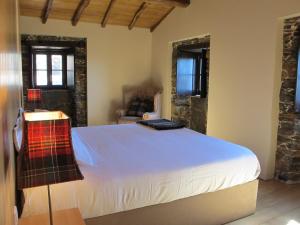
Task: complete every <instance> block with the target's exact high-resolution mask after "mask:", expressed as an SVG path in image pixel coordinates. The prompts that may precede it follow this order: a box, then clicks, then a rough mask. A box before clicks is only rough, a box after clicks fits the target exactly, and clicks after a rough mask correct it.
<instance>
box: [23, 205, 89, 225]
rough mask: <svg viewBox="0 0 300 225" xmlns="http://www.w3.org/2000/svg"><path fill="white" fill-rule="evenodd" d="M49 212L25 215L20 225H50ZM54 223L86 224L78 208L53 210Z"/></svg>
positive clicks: (57, 224)
mask: <svg viewBox="0 0 300 225" xmlns="http://www.w3.org/2000/svg"><path fill="white" fill-rule="evenodd" d="M49 224H50V220H49V214H47V213H46V214H40V215H36V216H29V217H24V218H21V219H20V220H19V225H49ZM53 225H85V222H84V221H83V219H82V217H81V214H80V212H79V210H78V209H77V208H74V209H65V210H59V211H54V212H53Z"/></svg>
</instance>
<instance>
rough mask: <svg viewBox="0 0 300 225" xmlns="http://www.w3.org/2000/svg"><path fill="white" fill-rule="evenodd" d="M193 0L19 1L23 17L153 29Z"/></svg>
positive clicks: (43, 20)
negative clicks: (177, 8)
mask: <svg viewBox="0 0 300 225" xmlns="http://www.w3.org/2000/svg"><path fill="white" fill-rule="evenodd" d="M189 4H190V0H20V11H21V15H22V16H33V17H40V18H41V21H42V22H43V23H46V22H47V19H62V20H69V21H71V23H72V25H73V26H76V24H77V23H78V22H79V21H83V22H90V23H98V24H99V25H101V26H102V27H105V26H106V25H107V24H111V25H121V26H128V28H129V29H132V28H133V27H142V28H149V29H150V30H151V32H152V31H153V30H154V29H155V28H156V27H157V26H158V25H159V24H160V23H161V22H162V20H163V19H164V18H166V17H167V16H168V15H169V13H171V12H172V10H173V9H174V8H175V7H187V6H189Z"/></svg>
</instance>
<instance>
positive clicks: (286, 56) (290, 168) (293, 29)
mask: <svg viewBox="0 0 300 225" xmlns="http://www.w3.org/2000/svg"><path fill="white" fill-rule="evenodd" d="M283 35H284V36H283V58H282V77H281V82H282V85H281V90H280V102H279V107H280V112H279V127H278V137H277V153H276V172H275V176H276V178H277V179H279V180H282V181H284V182H286V183H299V182H300V114H299V113H295V93H296V81H297V59H298V49H299V41H300V17H298V18H291V19H287V20H285V22H284V34H283Z"/></svg>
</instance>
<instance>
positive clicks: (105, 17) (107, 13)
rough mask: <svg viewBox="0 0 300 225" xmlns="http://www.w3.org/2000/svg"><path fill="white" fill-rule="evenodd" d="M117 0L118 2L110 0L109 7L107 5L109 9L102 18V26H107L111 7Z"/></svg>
mask: <svg viewBox="0 0 300 225" xmlns="http://www.w3.org/2000/svg"><path fill="white" fill-rule="evenodd" d="M115 2H116V0H110V2H109V4H108V7H107V9H106V11H105V14H104V17H103V18H102V21H101V26H102V27H105V26H106V24H107V21H108V19H109V15H110V13H111V9H112V7H113V5H114V3H115Z"/></svg>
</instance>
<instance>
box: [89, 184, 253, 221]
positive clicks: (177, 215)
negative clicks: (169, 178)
mask: <svg viewBox="0 0 300 225" xmlns="http://www.w3.org/2000/svg"><path fill="white" fill-rule="evenodd" d="M257 188H258V180H254V181H251V182H248V183H246V184H242V185H237V186H234V187H231V188H227V189H224V190H220V191H216V192H211V193H204V194H200V195H197V196H193V197H189V198H185V199H180V200H176V201H173V202H169V203H163V204H158V205H152V206H147V207H143V208H138V209H133V210H129V211H125V212H119V213H114V214H110V215H105V216H100V217H95V218H90V219H86V224H87V225H220V224H224V223H227V222H231V221H234V220H237V219H239V218H242V217H245V216H248V215H251V214H253V213H254V212H255V209H256V197H257Z"/></svg>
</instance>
